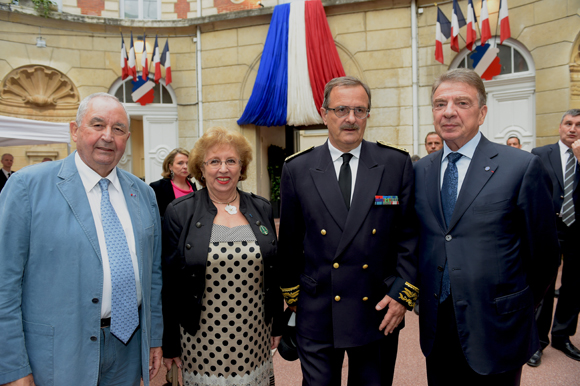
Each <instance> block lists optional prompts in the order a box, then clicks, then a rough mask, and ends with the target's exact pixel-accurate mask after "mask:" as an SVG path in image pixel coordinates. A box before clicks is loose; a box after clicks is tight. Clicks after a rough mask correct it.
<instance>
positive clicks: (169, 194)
mask: <svg viewBox="0 0 580 386" xmlns="http://www.w3.org/2000/svg"><path fill="white" fill-rule="evenodd" d="M187 182H188V183H189V185H191V187H192V188H193V191H194V192H195V191H196V190H197V189H196V187H195V183H194V182H191V181H190V180H187ZM149 186H151V187H152V188H153V191H154V192H155V198H157V206H158V207H159V215H160V216H161V219H163V216H164V215H165V208H167V205H169V203H170V202H171V201H173V200H175V192H174V191H173V185H171V178H162V179H160V180H157V181H153V182H152V183H150V184H149Z"/></svg>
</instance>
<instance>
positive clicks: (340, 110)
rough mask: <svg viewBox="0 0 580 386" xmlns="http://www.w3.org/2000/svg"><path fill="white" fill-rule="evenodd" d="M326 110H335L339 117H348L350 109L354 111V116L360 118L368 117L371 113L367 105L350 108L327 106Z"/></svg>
mask: <svg viewBox="0 0 580 386" xmlns="http://www.w3.org/2000/svg"><path fill="white" fill-rule="evenodd" d="M326 110H332V111H334V114H335V115H336V116H337V118H344V117H346V116H347V115H348V114H350V111H351V110H352V111H354V116H355V117H357V118H358V119H366V118H368V116H369V113H370V112H371V110H369V109H367V108H365V107H353V108H350V107H348V106H338V107H335V108H334V109H331V108H328V107H327V108H326Z"/></svg>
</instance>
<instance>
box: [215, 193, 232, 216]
mask: <svg viewBox="0 0 580 386" xmlns="http://www.w3.org/2000/svg"><path fill="white" fill-rule="evenodd" d="M236 198H238V191H237V190H236V195H235V196H234V199H233V200H231V201H230V202H219V201H214V200H211V198H210V200H211V201H212V202H213V203H214V204H221V205H225V206H226V209H225V210H226V212H228V213H229V214H236V213H238V208H236V207H235V206H233V205H231V203H232V202H234V201H236Z"/></svg>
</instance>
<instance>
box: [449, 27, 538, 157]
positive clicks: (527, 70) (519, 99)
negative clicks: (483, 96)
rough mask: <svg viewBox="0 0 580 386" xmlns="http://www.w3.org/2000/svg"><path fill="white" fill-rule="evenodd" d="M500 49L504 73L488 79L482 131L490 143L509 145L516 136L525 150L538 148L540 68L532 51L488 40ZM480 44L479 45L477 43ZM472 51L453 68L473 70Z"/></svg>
mask: <svg viewBox="0 0 580 386" xmlns="http://www.w3.org/2000/svg"><path fill="white" fill-rule="evenodd" d="M488 42H489V44H490V45H491V46H492V47H497V48H499V53H498V57H499V60H500V65H501V72H500V74H499V75H497V76H495V77H494V78H493V79H492V80H484V84H485V90H486V91H487V107H488V112H487V117H486V119H485V122H484V124H483V125H481V126H480V130H481V132H482V133H483V135H485V136H486V137H487V138H488V139H489V140H490V141H494V142H497V143H502V144H504V145H505V143H506V141H507V139H508V138H509V137H511V136H514V135H515V136H516V137H518V138H519V139H520V142H521V143H522V148H523V149H525V150H528V151H529V150H531V149H532V148H534V147H535V146H536V98H535V92H536V68H535V65H534V60H533V58H532V55H531V53H530V52H529V51H528V49H527V48H526V47H525V46H524V45H523V44H522V43H520V42H518V41H517V40H514V39H507V40H506V41H504V43H503V44H501V45H500V44H499V37H495V38H492V39H490V40H488ZM477 43H478V44H479V42H477ZM471 54H472V52H471V51H469V50H467V49H464V50H463V51H461V52H460V53H459V54H458V55H457V56H456V57H455V59H454V60H453V61H452V62H451V66H450V68H451V69H453V68H473V60H472V59H471Z"/></svg>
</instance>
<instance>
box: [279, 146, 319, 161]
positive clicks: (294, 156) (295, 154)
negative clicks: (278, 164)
mask: <svg viewBox="0 0 580 386" xmlns="http://www.w3.org/2000/svg"><path fill="white" fill-rule="evenodd" d="M312 149H314V146H311V147H309V148H308V149H304V150H302V151H299V152H298V153H294V154H292V155H291V156H288V157H286V160H285V161H286V162H288V161H290V160H291V159H293V158H296V157H298V156H299V155H301V154H306V153H308V152H309V151H310V150H312Z"/></svg>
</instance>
